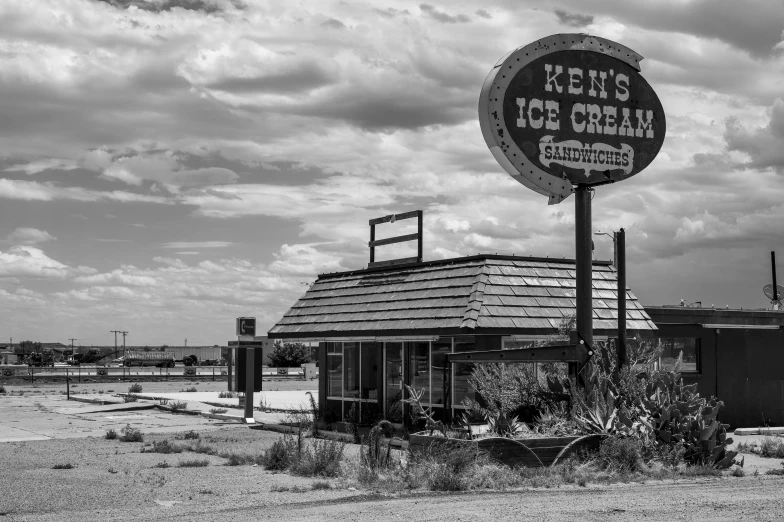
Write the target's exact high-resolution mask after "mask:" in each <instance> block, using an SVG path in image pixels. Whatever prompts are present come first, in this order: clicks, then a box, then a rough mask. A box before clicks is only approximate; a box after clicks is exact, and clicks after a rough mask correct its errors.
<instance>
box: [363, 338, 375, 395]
mask: <svg viewBox="0 0 784 522" xmlns="http://www.w3.org/2000/svg"><path fill="white" fill-rule="evenodd" d="M378 352H379V343H362V358H361V363H362V371H361V372H360V377H361V379H362V399H363V400H368V401H371V402H378V364H379V360H378V355H379V353H378Z"/></svg>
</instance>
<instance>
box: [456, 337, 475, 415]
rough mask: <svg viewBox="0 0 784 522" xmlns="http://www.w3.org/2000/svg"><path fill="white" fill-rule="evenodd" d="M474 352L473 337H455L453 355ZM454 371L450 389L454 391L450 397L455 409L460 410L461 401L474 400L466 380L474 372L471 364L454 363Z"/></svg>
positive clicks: (473, 394) (472, 392)
mask: <svg viewBox="0 0 784 522" xmlns="http://www.w3.org/2000/svg"><path fill="white" fill-rule="evenodd" d="M473 351H476V342H475V340H474V337H473V336H471V337H456V338H455V353H459V352H473ZM452 367H453V371H454V378H453V379H452V388H453V390H454V392H453V394H452V397H454V403H453V406H454V407H455V408H462V407H463V406H462V403H463V399H466V398H468V399H471V400H476V393H474V391H473V390H472V389H471V386H470V385H469V384H468V379H470V378H471V372H473V371H474V364H473V363H455V364H453V365H452Z"/></svg>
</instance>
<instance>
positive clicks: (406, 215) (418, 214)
mask: <svg viewBox="0 0 784 522" xmlns="http://www.w3.org/2000/svg"><path fill="white" fill-rule="evenodd" d="M422 216H423V212H422V211H421V210H412V211H411V212H403V213H402V214H390V215H388V216H384V217H380V218H375V219H371V220H370V221H369V222H368V224H369V225H370V241H368V246H369V247H370V262H369V263H368V268H376V267H380V266H390V265H403V264H407V263H421V262H422ZM410 218H417V231H416V233H415V234H406V235H403V236H395V237H389V238H386V239H376V225H380V224H381V223H394V222H395V221H399V220H401V219H410ZM414 240H416V242H417V255H416V257H404V258H401V259H391V260H389V261H376V247H378V246H382V245H391V244H393V243H402V242H404V241H414Z"/></svg>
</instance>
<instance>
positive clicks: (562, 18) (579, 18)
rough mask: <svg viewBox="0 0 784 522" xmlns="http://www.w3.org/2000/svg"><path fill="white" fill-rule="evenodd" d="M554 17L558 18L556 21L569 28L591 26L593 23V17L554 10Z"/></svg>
mask: <svg viewBox="0 0 784 522" xmlns="http://www.w3.org/2000/svg"><path fill="white" fill-rule="evenodd" d="M555 16H557V17H558V21H559V22H561V23H562V24H563V25H568V26H570V27H585V26H586V25H591V24H592V23H593V16H590V15H582V14H572V13H568V12H566V11H564V10H563V9H556V10H555Z"/></svg>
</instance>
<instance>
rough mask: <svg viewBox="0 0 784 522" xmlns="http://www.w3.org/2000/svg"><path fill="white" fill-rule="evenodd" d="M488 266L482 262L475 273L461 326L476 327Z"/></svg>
mask: <svg viewBox="0 0 784 522" xmlns="http://www.w3.org/2000/svg"><path fill="white" fill-rule="evenodd" d="M489 272H490V268H489V266H488V264H487V263H486V262H485V263H483V264H482V269H481V270H480V271H479V273H478V274H476V279H474V284H473V285H472V286H471V293H470V294H469V296H468V303H466V311H465V313H464V314H463V321H462V322H461V323H460V327H461V328H470V329H472V330H473V329H474V328H476V322H477V319H479V311H480V310H481V309H482V304H483V303H484V300H485V286H486V285H487V280H488V276H489Z"/></svg>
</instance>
